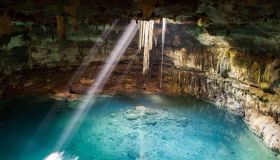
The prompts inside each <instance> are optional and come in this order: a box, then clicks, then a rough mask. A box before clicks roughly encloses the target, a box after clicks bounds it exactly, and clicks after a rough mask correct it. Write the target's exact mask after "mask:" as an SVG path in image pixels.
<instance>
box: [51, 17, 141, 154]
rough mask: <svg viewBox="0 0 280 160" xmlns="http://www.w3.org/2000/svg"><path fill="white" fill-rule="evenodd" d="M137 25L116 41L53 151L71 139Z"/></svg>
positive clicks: (132, 24)
mask: <svg viewBox="0 0 280 160" xmlns="http://www.w3.org/2000/svg"><path fill="white" fill-rule="evenodd" d="M137 29H138V28H137V25H136V22H135V21H134V20H132V21H131V22H130V24H129V25H128V27H127V28H126V30H125V31H124V33H123V35H122V36H121V38H120V39H119V40H118V42H117V44H116V45H115V47H114V49H113V50H112V52H111V54H110V56H109V57H108V59H107V60H106V62H105V64H104V66H103V68H102V70H101V71H100V72H99V74H98V75H97V77H96V81H95V82H94V84H93V85H92V86H91V87H90V89H89V90H88V92H87V95H86V96H85V98H84V100H83V101H82V102H81V103H80V104H79V105H78V106H77V111H76V112H75V113H74V115H73V116H72V118H71V119H70V122H69V124H68V126H66V128H65V129H64V131H63V132H62V134H61V135H60V138H59V140H58V143H57V145H56V146H55V150H60V149H61V148H62V147H63V146H64V144H65V143H66V142H67V140H69V139H70V138H71V135H72V133H73V131H75V129H76V128H78V125H79V122H81V121H82V119H83V117H84V116H85V115H86V113H87V111H88V109H89V108H90V106H91V105H92V104H93V103H94V101H95V98H96V96H97V94H98V93H100V91H101V89H102V88H103V86H104V84H105V83H106V81H107V80H108V78H109V77H110V75H111V73H112V71H113V70H114V68H115V66H116V65H117V64H118V62H119V60H120V58H121V56H122V55H123V54H124V52H125V50H126V48H127V47H128V45H129V44H130V42H131V41H132V39H133V38H134V36H135V34H136V32H137Z"/></svg>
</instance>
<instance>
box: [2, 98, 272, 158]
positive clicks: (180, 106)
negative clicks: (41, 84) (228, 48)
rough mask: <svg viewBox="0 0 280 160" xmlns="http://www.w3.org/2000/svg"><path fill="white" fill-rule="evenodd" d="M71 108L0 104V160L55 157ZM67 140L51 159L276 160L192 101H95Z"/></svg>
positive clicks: (237, 126) (239, 124)
mask: <svg viewBox="0 0 280 160" xmlns="http://www.w3.org/2000/svg"><path fill="white" fill-rule="evenodd" d="M78 104H79V101H75V102H63V101H53V100H49V99H43V100H40V99H38V98H23V99H17V100H13V101H2V102H0V160H2V159H3V160H40V159H44V158H45V157H47V156H48V155H50V154H51V153H54V152H56V151H54V150H53V148H54V145H55V144H56V142H57V141H58V137H59V135H60V133H61V132H62V131H63V129H64V127H66V126H67V122H68V121H69V118H70V117H71V115H73V113H74V112H75V107H76V106H77V105H78ZM136 106H142V107H136ZM143 106H144V107H143ZM52 107H54V108H55V110H54V111H53V112H52V114H50V115H49V116H48V119H47V120H45V121H44V123H42V122H43V120H44V118H45V117H46V115H47V114H46V113H48V112H49V111H50V110H51V108H52ZM72 136H73V137H71V139H70V140H69V141H68V143H67V144H65V145H64V147H63V148H62V149H61V150H60V151H57V152H60V153H61V156H62V151H63V157H64V159H74V158H75V157H76V158H78V159H79V160H110V159H114V160H115V159H116V160H129V159H148V160H150V159H152V160H165V159H166V160H171V159H174V160H181V159H182V160H183V159H189V160H207V159H208V160H274V159H277V155H276V154H275V153H274V152H272V151H271V150H270V149H268V148H267V147H266V146H265V145H264V143H263V142H262V141H261V140H260V139H259V138H258V137H256V136H255V135H254V134H253V133H252V132H250V131H249V130H248V128H247V126H246V124H245V123H244V122H243V121H242V120H241V119H240V118H239V117H238V116H235V115H233V114H231V113H229V112H226V111H224V110H222V109H218V108H217V107H215V106H214V105H212V104H209V103H207V102H204V101H201V100H198V99H196V98H193V97H169V96H165V95H130V96H128V95H119V96H113V97H111V96H100V97H98V98H97V101H96V103H95V104H94V105H93V106H92V107H91V109H90V111H89V112H88V114H87V116H86V117H85V118H84V120H83V121H82V122H81V124H80V127H79V128H78V129H77V130H76V132H75V133H74V134H73V135H72Z"/></svg>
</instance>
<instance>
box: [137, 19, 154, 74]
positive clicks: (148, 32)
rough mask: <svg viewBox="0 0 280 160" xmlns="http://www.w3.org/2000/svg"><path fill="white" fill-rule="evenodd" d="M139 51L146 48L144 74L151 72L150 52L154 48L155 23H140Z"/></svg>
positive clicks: (151, 21)
mask: <svg viewBox="0 0 280 160" xmlns="http://www.w3.org/2000/svg"><path fill="white" fill-rule="evenodd" d="M138 26H139V44H138V47H139V50H141V48H142V47H144V57H143V74H146V73H147V71H148V70H149V62H150V50H152V48H153V30H154V21H153V20H150V21H139V22H138Z"/></svg>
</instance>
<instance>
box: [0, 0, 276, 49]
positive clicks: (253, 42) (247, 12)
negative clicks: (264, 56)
mask: <svg viewBox="0 0 280 160" xmlns="http://www.w3.org/2000/svg"><path fill="white" fill-rule="evenodd" d="M279 8H280V3H279V1H278V0H270V1H263V0H241V1H236V0H102V1H97V0H25V1H24V0H3V1H0V12H1V14H2V15H7V16H8V17H9V19H10V21H11V22H13V23H19V22H20V23H30V24H37V25H52V24H51V23H52V22H53V21H55V20H54V19H55V17H56V16H57V15H60V16H64V17H68V18H74V19H75V21H76V23H84V22H85V21H87V23H88V24H95V25H99V24H106V23H112V21H113V20H114V19H120V18H121V19H146V20H148V19H160V18H162V17H166V18H169V19H171V20H174V21H180V22H182V23H185V24H195V25H197V26H198V27H202V28H203V30H205V31H207V32H208V33H209V34H210V35H212V36H223V37H224V39H225V40H226V41H227V42H229V43H230V44H231V45H232V46H233V47H240V48H261V49H267V50H269V51H271V52H278V47H279V41H280V40H279V39H280V35H279V33H280V23H279V17H280V10H279Z"/></svg>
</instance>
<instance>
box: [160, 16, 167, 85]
mask: <svg viewBox="0 0 280 160" xmlns="http://www.w3.org/2000/svg"><path fill="white" fill-rule="evenodd" d="M165 30H166V18H163V19H162V29H161V64H160V83H159V87H160V88H161V87H162V67H163V49H164V41H165Z"/></svg>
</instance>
